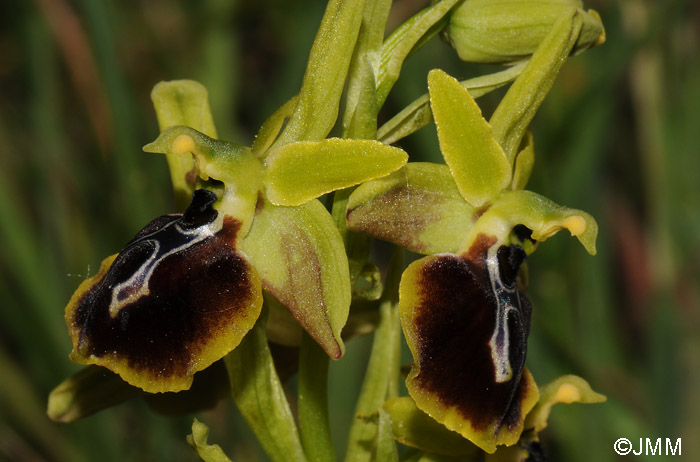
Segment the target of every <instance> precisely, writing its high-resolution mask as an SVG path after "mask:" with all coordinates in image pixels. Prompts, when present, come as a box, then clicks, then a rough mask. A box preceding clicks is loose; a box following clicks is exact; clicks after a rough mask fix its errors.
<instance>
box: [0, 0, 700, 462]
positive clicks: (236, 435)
mask: <svg viewBox="0 0 700 462" xmlns="http://www.w3.org/2000/svg"><path fill="white" fill-rule="evenodd" d="M425 3H426V2H424V1H416V0H399V1H397V2H396V5H395V6H394V11H393V13H392V19H391V21H390V26H389V27H390V28H392V29H393V27H395V26H396V25H397V24H399V23H400V22H401V21H402V20H404V19H406V18H407V17H409V16H410V15H411V14H413V13H414V12H416V11H418V10H419V9H420V8H422V7H423V6H424V4H425ZM323 6H324V2H322V1H320V0H315V1H311V0H259V1H256V2H243V1H235V0H206V1H199V2H195V1H184V0H180V1H167V0H148V1H146V0H140V1H138V0H132V1H121V2H117V1H115V0H103V1H96V0H33V1H28V0H4V1H3V2H1V3H0V24H1V25H2V27H0V92H1V93H0V95H1V97H0V149H1V151H0V460H9V461H43V460H47V461H91V460H98V458H99V460H104V461H112V460H114V461H117V460H119V461H165V460H168V461H193V460H196V457H195V455H194V453H193V452H192V451H190V449H189V447H188V446H187V445H186V443H185V435H186V434H188V433H189V427H190V425H191V421H192V416H184V417H180V418H170V417H163V416H159V415H157V414H154V413H153V412H151V411H150V410H149V409H148V408H147V407H146V406H145V405H144V404H143V402H142V401H140V400H136V401H132V402H129V403H127V404H124V405H121V406H118V407H116V408H113V409H110V410H107V411H104V412H102V413H100V414H98V415H95V416H92V417H89V418H87V419H85V420H83V421H80V422H77V423H74V424H69V425H61V424H55V423H53V422H51V421H50V420H49V419H48V418H47V417H46V416H45V406H46V397H47V395H48V393H49V392H50V390H51V389H52V388H53V387H54V386H55V385H57V384H58V383H59V382H60V381H61V380H63V379H64V378H65V377H66V376H68V375H69V374H71V373H73V372H75V371H77V370H79V367H78V366H75V365H73V364H71V363H70V362H69V361H68V359H67V355H68V353H69V351H70V339H69V337H68V334H67V331H66V327H65V323H64V320H63V308H64V306H65V304H66V303H67V301H68V299H69V297H70V294H71V293H72V292H73V290H74V289H75V288H76V287H77V285H78V284H79V283H80V282H81V281H82V280H83V279H85V278H86V277H88V276H90V275H94V274H95V272H96V270H97V267H98V265H99V263H100V261H101V259H102V258H103V257H104V256H107V255H109V254H111V253H115V252H116V251H118V250H119V249H120V248H121V247H122V245H123V244H124V243H125V242H127V241H128V240H129V239H130V238H131V236H133V234H134V233H135V232H136V231H137V230H139V229H140V228H141V227H142V226H143V225H144V224H145V223H146V222H148V221H149V220H150V219H151V218H154V217H155V216H158V215H161V214H164V213H169V212H173V211H175V210H174V202H173V199H172V195H171V190H170V186H169V177H168V173H167V170H166V163H165V159H164V158H161V157H159V156H157V155H153V154H145V153H143V152H141V146H143V145H144V144H146V143H147V142H149V141H152V140H153V139H154V138H155V136H156V135H157V131H158V130H157V124H156V121H155V116H154V113H153V110H152V108H151V105H150V100H149V92H150V89H151V87H152V86H153V85H154V84H155V83H156V82H158V81H160V80H169V79H180V78H192V79H196V80H199V81H201V82H202V83H204V84H205V85H206V86H207V87H208V89H209V92H210V97H211V105H212V110H213V113H214V120H215V121H216V123H217V126H218V129H219V135H220V137H221V138H224V139H229V140H232V141H235V142H239V143H241V144H250V143H251V142H252V137H253V136H254V134H255V132H256V130H257V128H258V126H259V125H260V124H261V123H262V122H263V121H264V119H265V118H266V116H267V115H269V114H270V113H271V111H273V110H274V109H275V108H276V107H277V106H279V105H280V104H282V103H283V102H284V101H286V100H287V99H288V98H289V97H291V96H292V95H293V94H295V93H296V91H298V88H299V86H300V83H301V77H302V75H303V70H304V66H305V60H306V57H307V55H308V50H309V48H310V45H311V42H312V40H313V35H314V33H315V30H316V27H317V25H318V22H319V20H320V18H321V15H322V11H323ZM586 6H587V7H591V8H594V9H596V10H597V11H599V12H600V14H601V16H602V18H603V22H604V24H605V26H606V30H607V43H605V45H604V46H602V47H599V48H595V49H593V50H589V51H587V52H586V53H584V54H583V55H581V56H579V57H576V58H573V59H571V60H569V62H567V64H566V65H565V66H564V69H563V71H562V73H561V75H560V77H559V80H558V82H557V84H556V86H555V88H554V89H553V91H552V93H551V95H550V96H549V98H548V100H547V101H546V103H545V105H544V106H543V108H542V109H541V111H540V113H539V114H538V116H537V117H536V119H535V122H534V125H533V130H534V133H535V143H536V146H537V162H536V167H535V171H534V175H533V179H532V180H531V183H530V185H529V189H532V190H534V191H537V192H539V193H542V194H544V195H546V196H548V197H550V198H552V199H553V200H555V201H556V202H558V203H561V204H564V205H567V206H570V207H575V208H580V209H583V210H586V211H588V212H590V213H592V214H593V215H594V216H595V217H596V218H597V220H598V223H599V225H600V230H601V232H600V237H599V240H598V250H599V251H598V255H597V256H596V257H590V256H588V255H587V254H586V253H585V252H584V250H583V249H582V248H581V247H580V246H579V245H578V244H577V243H576V242H575V241H574V240H572V239H570V238H568V237H567V236H564V235H559V236H557V237H555V238H553V239H551V240H550V241H549V242H547V243H546V244H544V245H542V246H541V247H540V249H539V250H538V251H537V252H536V253H535V254H534V255H533V256H532V258H531V259H530V260H529V270H530V288H529V290H528V296H529V297H530V299H531V301H532V303H533V306H534V311H533V321H532V335H531V337H530V342H529V345H530V351H529V357H528V366H529V368H530V369H531V370H532V372H533V374H534V375H535V378H536V379H537V380H538V382H541V383H542V382H546V381H549V380H551V379H553V378H555V377H557V376H558V375H560V374H564V373H574V374H578V375H581V376H583V377H584V378H586V379H587V380H588V381H589V382H590V383H591V385H592V386H593V388H594V389H596V390H597V391H599V392H602V393H604V394H606V395H607V396H608V398H609V400H608V403H606V404H604V405H590V406H584V405H572V406H560V407H557V408H555V410H554V412H553V415H552V418H551V420H550V426H549V428H548V429H547V430H546V431H545V432H544V434H543V435H542V436H543V438H544V444H545V447H546V449H547V451H548V454H549V456H550V460H552V461H572V462H575V461H590V460H596V461H612V460H617V459H618V458H619V457H617V456H615V454H614V451H613V443H614V441H615V440H616V439H617V438H620V437H626V438H629V439H630V440H632V441H634V442H637V441H638V439H639V438H647V437H649V438H653V439H656V438H657V437H661V438H666V437H669V438H673V441H675V439H676V438H678V437H682V438H683V440H682V451H683V455H682V456H680V457H678V456H677V457H675V458H668V460H688V461H691V460H693V461H695V460H700V436H699V435H700V399H699V398H698V396H697V392H698V390H700V309H699V307H700V290H699V285H698V281H699V280H700V278H699V277H698V276H699V275H700V187H698V180H699V178H700V59H699V57H700V3H698V2H697V1H695V0H664V1H663V2H659V1H653V0H593V1H590V2H588V3H587V4H586ZM433 67H441V68H444V69H446V70H447V71H448V72H450V73H452V74H453V75H456V76H459V77H462V78H466V77H470V76H475V75H478V74H480V73H484V72H492V71H494V70H495V68H492V67H475V66H471V65H467V64H464V63H460V62H458V61H457V59H456V55H455V54H454V53H453V52H452V50H451V49H450V48H449V47H448V46H447V45H446V44H444V43H442V42H440V41H439V40H435V41H434V43H430V44H429V45H428V46H427V47H426V48H425V49H423V50H421V51H420V52H418V53H417V54H416V55H415V56H414V57H412V58H411V59H410V60H409V62H407V64H406V66H405V68H404V71H403V73H402V76H401V79H400V80H399V83H398V84H397V87H396V89H395V91H394V92H393V93H392V95H391V96H390V100H389V101H388V103H387V106H386V109H385V111H384V113H383V114H382V117H384V118H388V117H390V116H391V115H393V113H395V112H397V111H398V110H399V109H400V108H401V107H403V105H405V104H407V103H409V102H410V101H411V100H412V99H413V98H415V97H417V96H419V95H420V94H422V93H425V91H426V82H425V78H426V75H427V71H428V70H429V69H431V68H433ZM501 95H502V93H499V94H496V95H490V96H488V97H485V98H484V99H483V105H484V108H485V112H486V113H489V112H490V111H491V110H492V109H493V107H494V105H495V104H496V103H497V102H498V98H499V97H500V96H501ZM400 144H401V145H402V147H404V148H405V149H406V150H407V151H409V152H410V153H411V156H412V158H413V159H414V160H435V161H438V160H439V158H440V155H439V152H438V150H437V140H436V136H435V132H434V128H432V127H428V128H425V129H423V130H421V131H420V132H418V133H416V134H415V135H412V136H411V137H409V138H407V139H405V140H403V141H402V142H401V143H400ZM370 342H371V339H370V338H360V339H357V340H352V341H351V342H350V343H349V345H348V355H347V357H346V358H344V359H342V360H341V361H339V362H337V363H334V364H332V367H331V390H330V393H331V410H332V411H333V412H334V417H333V426H334V428H333V430H334V437H335V438H336V440H337V442H338V445H339V446H340V447H341V449H342V446H343V445H344V442H343V441H344V438H345V432H346V431H347V428H348V426H349V422H350V419H351V418H352V409H353V407H354V400H355V396H356V394H357V392H358V387H359V384H360V382H361V379H362V371H363V368H364V361H365V360H366V355H367V351H368V348H369V345H370ZM406 360H407V361H408V360H409V359H408V357H407V359H406ZM199 417H200V418H201V419H202V420H204V421H205V422H206V423H207V424H209V425H210V426H211V427H212V436H211V440H212V441H214V442H217V443H219V444H221V445H222V447H223V448H224V449H225V450H226V452H227V453H228V454H229V455H230V456H232V457H233V458H234V460H238V461H254V460H260V459H259V457H260V456H259V451H258V449H257V446H256V444H255V443H254V442H253V439H252V437H251V435H250V432H249V431H248V430H247V429H246V428H245V426H244V425H243V424H242V423H241V420H240V417H238V416H237V414H236V411H235V409H234V406H233V404H232V403H231V401H230V400H227V401H224V402H222V403H220V404H219V406H218V407H217V408H215V409H214V410H212V411H207V412H205V413H202V414H200V415H199ZM635 460H649V461H652V460H654V461H657V460H666V458H665V457H659V456H656V457H644V456H641V457H637V458H636V459H635Z"/></svg>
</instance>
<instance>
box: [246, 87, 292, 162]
mask: <svg viewBox="0 0 700 462" xmlns="http://www.w3.org/2000/svg"><path fill="white" fill-rule="evenodd" d="M298 101H299V96H294V97H293V98H292V99H290V100H289V101H287V102H286V103H284V104H283V105H282V106H280V107H279V108H278V109H277V110H276V111H275V112H273V113H272V115H271V116H270V117H268V118H267V120H266V121H265V122H263V124H262V126H261V127H260V130H258V134H257V135H255V141H253V147H252V148H251V149H252V150H253V154H255V156H256V157H264V156H265V154H266V153H267V150H268V149H269V148H270V146H272V143H274V142H275V139H277V135H279V132H280V130H281V129H282V126H283V125H284V122H285V121H286V120H287V119H289V118H290V117H291V116H292V114H293V113H294V108H296V106H297V102H298Z"/></svg>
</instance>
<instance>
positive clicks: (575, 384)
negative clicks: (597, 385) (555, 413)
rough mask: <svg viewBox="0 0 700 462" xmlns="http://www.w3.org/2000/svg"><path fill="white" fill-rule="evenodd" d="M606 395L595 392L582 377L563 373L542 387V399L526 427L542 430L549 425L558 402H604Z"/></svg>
mask: <svg viewBox="0 0 700 462" xmlns="http://www.w3.org/2000/svg"><path fill="white" fill-rule="evenodd" d="M606 399H607V398H606V397H605V396H603V395H601V394H599V393H596V392H594V391H593V390H592V389H591V386H590V385H589V384H588V382H586V381H585V380H584V379H582V378H581V377H577V376H575V375H563V376H561V377H558V378H556V379H554V380H552V381H551V382H549V383H548V384H547V385H545V386H543V387H542V388H540V400H539V402H538V403H537V405H536V406H535V408H534V409H533V410H532V411H530V413H529V414H528V415H527V419H526V420H525V428H528V429H531V428H532V429H534V430H535V432H540V431H542V430H544V429H545V428H546V427H547V419H548V418H549V413H550V412H551V411H552V406H554V405H555V404H557V403H566V404H571V403H603V402H605V401H606Z"/></svg>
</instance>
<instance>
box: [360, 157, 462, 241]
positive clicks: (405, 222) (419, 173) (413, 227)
mask: <svg viewBox="0 0 700 462" xmlns="http://www.w3.org/2000/svg"><path fill="white" fill-rule="evenodd" d="M473 213H474V208H473V207H472V206H470V205H469V204H468V203H467V202H466V201H465V200H464V199H463V198H462V196H461V195H460V193H459V190H458V189H457V185H456V184H455V181H454V179H453V178H452V175H451V174H450V171H449V168H448V167H447V166H446V165H438V164H432V163H418V162H412V163H410V164H407V165H406V166H404V167H403V168H402V169H400V170H398V171H396V172H394V173H392V174H391V175H389V176H387V177H384V178H380V179H377V180H372V181H368V182H367V183H364V184H363V185H361V186H360V187H358V188H357V189H356V190H355V191H354V192H353V193H352V195H351V196H350V200H349V201H348V211H347V223H348V228H349V229H350V230H352V231H355V232H360V233H365V234H369V235H370V236H372V237H376V238H378V239H383V240H386V241H389V242H393V243H394V244H397V245H400V246H402V247H405V248H407V249H409V250H411V251H413V252H418V253H423V254H433V253H441V252H456V251H457V250H458V249H459V246H460V244H461V243H462V242H463V241H464V239H465V237H466V236H467V233H468V232H469V229H470V228H471V226H472V215H473Z"/></svg>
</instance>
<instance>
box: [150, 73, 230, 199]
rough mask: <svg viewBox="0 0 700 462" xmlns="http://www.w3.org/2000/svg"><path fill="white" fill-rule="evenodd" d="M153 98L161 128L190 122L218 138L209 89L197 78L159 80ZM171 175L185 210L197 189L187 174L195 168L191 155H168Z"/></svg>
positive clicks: (196, 127)
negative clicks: (210, 106) (197, 80)
mask: <svg viewBox="0 0 700 462" xmlns="http://www.w3.org/2000/svg"><path fill="white" fill-rule="evenodd" d="M151 101H153V106H154V108H155V110H156V117H157V118H158V126H159V128H160V130H161V131H163V130H165V129H166V128H168V127H171V126H173V125H187V126H189V127H192V128H194V129H195V130H199V131H200V132H202V133H205V134H206V135H208V136H210V137H212V138H216V137H217V135H216V127H215V126H214V120H213V118H212V115H211V109H210V108H209V95H208V93H207V89H206V88H205V87H204V85H202V84H201V83H199V82H195V81H194V80H173V81H170V82H160V83H158V84H156V86H154V87H153V90H152V91H151ZM167 160H168V168H169V170H170V178H171V180H172V183H173V189H174V191H175V199H176V201H177V203H178V207H179V208H180V209H181V210H184V209H185V207H187V204H189V201H190V198H191V197H192V191H194V187H195V184H194V177H193V176H192V175H188V174H189V173H190V172H191V171H192V170H193V169H194V161H193V159H192V158H191V157H189V156H178V155H174V154H169V155H168V156H167Z"/></svg>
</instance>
